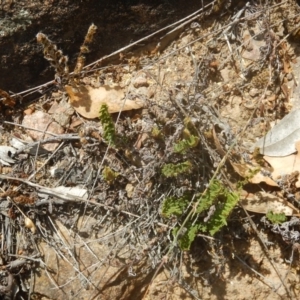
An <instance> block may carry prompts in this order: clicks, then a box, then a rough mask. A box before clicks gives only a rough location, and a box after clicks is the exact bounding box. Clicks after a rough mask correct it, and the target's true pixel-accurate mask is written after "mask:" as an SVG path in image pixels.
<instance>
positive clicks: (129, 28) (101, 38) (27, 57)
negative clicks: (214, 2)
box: [0, 0, 202, 92]
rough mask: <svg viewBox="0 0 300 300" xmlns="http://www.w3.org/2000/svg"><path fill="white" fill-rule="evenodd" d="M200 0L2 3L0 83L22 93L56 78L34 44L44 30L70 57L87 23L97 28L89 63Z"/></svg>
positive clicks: (194, 6)
mask: <svg viewBox="0 0 300 300" xmlns="http://www.w3.org/2000/svg"><path fill="white" fill-rule="evenodd" d="M201 5H202V4H201V1H199V3H196V4H195V1H193V0H185V1H184V0H179V1H176V4H175V2H174V3H173V2H172V1H158V0H154V1H153V0H143V1H137V0H131V1H120V0H113V1H107V0H101V1H100V0H85V1H81V0H48V1H40V0H31V1H1V3H0V74H1V76H0V88H1V89H4V90H7V91H9V90H11V91H13V92H20V91H23V90H25V89H27V88H30V87H34V86H37V85H38V84H42V83H45V82H47V81H49V80H52V79H54V71H53V70H52V69H51V67H50V65H49V62H48V61H46V60H45V59H44V57H43V51H42V49H41V47H40V45H38V44H37V43H36V38H35V36H36V34H37V33H38V32H43V33H44V34H46V35H48V37H49V38H50V39H51V40H52V41H54V42H55V43H56V44H57V46H58V47H59V48H60V49H62V50H63V52H64V54H65V55H68V56H69V59H70V62H71V64H72V65H73V66H74V62H75V60H76V54H77V53H78V52H79V48H80V45H81V44H82V42H83V39H84V36H85V34H86V32H87V29H88V27H89V26H90V24H91V23H94V24H95V25H97V27H98V32H97V34H96V36H95V40H94V44H93V45H92V46H91V47H90V48H91V52H90V53H89V55H88V57H87V63H90V62H92V61H95V60H97V59H99V58H100V57H102V56H104V55H106V54H109V53H111V52H113V51H115V50H117V49H120V48H121V47H124V46H126V45H128V44H129V43H130V42H132V41H135V40H138V39H139V38H141V37H144V36H146V35H147V34H150V33H152V32H154V31H156V30H158V29H160V28H162V27H164V26H166V25H168V24H171V23H172V22H174V21H176V20H178V19H180V18H182V17H184V16H186V15H188V14H189V13H191V12H193V11H195V10H196V9H199V8H200V7H201Z"/></svg>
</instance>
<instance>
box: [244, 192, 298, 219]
mask: <svg viewBox="0 0 300 300" xmlns="http://www.w3.org/2000/svg"><path fill="white" fill-rule="evenodd" d="M240 203H241V204H242V205H243V206H244V208H245V209H246V210H248V211H252V212H255V213H259V214H266V213H268V212H270V211H272V212H273V213H276V214H280V213H284V214H285V215H286V216H293V215H299V210H298V209H297V208H296V207H294V206H293V205H292V204H291V203H289V202H288V201H287V200H285V199H281V198H280V197H277V196H275V195H272V194H269V193H266V192H257V193H256V194H251V193H247V192H246V191H243V192H242V195H241V200H240Z"/></svg>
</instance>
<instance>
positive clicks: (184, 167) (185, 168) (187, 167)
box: [162, 161, 192, 177]
mask: <svg viewBox="0 0 300 300" xmlns="http://www.w3.org/2000/svg"><path fill="white" fill-rule="evenodd" d="M191 169H192V164H191V163H190V162H189V161H185V162H182V163H179V164H165V165H164V166H163V167H162V174H163V175H164V176H166V177H177V176H178V175H179V174H183V173H189V172H190V171H191Z"/></svg>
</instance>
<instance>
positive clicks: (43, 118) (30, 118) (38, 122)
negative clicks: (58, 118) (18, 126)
mask: <svg viewBox="0 0 300 300" xmlns="http://www.w3.org/2000/svg"><path fill="white" fill-rule="evenodd" d="M22 125H23V126H25V127H27V128H28V129H27V133H28V134H29V136H30V137H31V138H32V139H34V140H35V141H40V140H45V139H49V138H53V135H51V134H47V133H46V132H49V133H53V134H55V135H60V134H63V133H64V129H63V127H62V126H60V125H59V124H58V123H57V122H55V121H54V120H53V119H52V117H51V116H50V115H48V114H47V113H44V112H42V111H36V112H34V113H33V114H32V115H27V116H24V119H23V123H22ZM30 129H36V130H38V131H36V130H30ZM58 145H59V143H48V144H43V145H41V147H42V148H44V149H46V150H48V151H51V152H52V151H54V150H55V149H56V148H57V147H58Z"/></svg>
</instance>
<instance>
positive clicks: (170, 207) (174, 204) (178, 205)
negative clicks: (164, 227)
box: [161, 196, 189, 218]
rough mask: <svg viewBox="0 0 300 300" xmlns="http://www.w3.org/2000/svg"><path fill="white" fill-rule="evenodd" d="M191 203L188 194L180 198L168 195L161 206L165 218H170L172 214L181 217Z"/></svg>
mask: <svg viewBox="0 0 300 300" xmlns="http://www.w3.org/2000/svg"><path fill="white" fill-rule="evenodd" d="M188 204H189V198H188V196H183V197H180V198H176V197H167V198H165V199H164V201H163V203H162V206H161V215H162V216H163V217H165V218H169V217H171V216H172V215H175V216H178V217H180V216H181V215H182V214H183V212H184V211H185V210H186V208H187V206H188Z"/></svg>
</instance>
